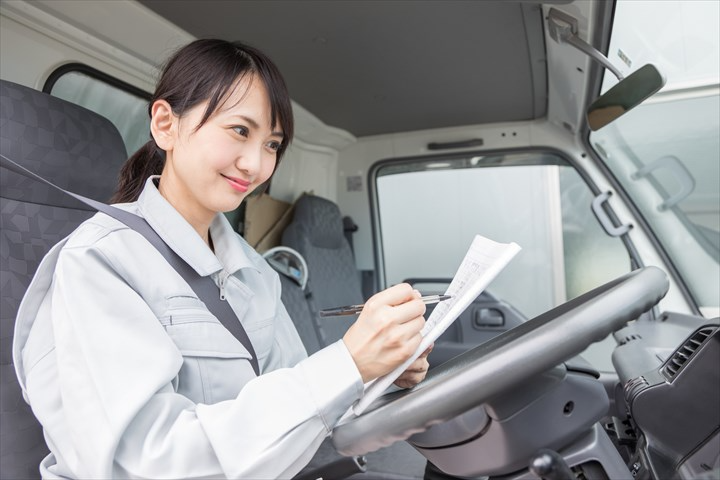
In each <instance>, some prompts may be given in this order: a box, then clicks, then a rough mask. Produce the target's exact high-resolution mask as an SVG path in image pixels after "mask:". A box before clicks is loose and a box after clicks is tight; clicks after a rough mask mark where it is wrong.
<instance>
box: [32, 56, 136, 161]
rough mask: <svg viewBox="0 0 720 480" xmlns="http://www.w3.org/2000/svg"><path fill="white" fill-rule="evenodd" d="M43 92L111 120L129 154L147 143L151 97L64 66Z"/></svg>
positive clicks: (89, 71) (104, 77)
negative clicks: (148, 108)
mask: <svg viewBox="0 0 720 480" xmlns="http://www.w3.org/2000/svg"><path fill="white" fill-rule="evenodd" d="M43 91H44V92H46V93H49V94H51V95H54V96H56V97H59V98H62V99H63V100H67V101H69V102H72V103H75V104H77V105H80V106H83V107H85V108H87V109H88V110H92V111H94V112H96V113H99V114H100V115H102V116H104V117H105V118H107V119H108V120H110V121H111V122H112V123H113V124H114V125H115V127H117V129H118V130H119V131H120V134H121V135H122V138H123V140H124V142H125V149H126V150H127V152H128V154H132V153H133V152H135V151H136V150H137V149H138V148H140V147H141V146H142V145H143V144H144V143H146V142H147V141H148V140H149V135H150V133H149V132H150V120H149V118H148V113H147V107H148V100H149V99H150V94H149V93H147V92H144V91H142V90H140V89H138V88H135V87H133V86H132V85H128V84H126V83H124V82H121V81H120V80H117V79H115V78H113V77H110V76H108V75H106V74H104V73H102V72H99V71H97V70H95V69H92V68H90V67H87V66H85V65H80V64H71V65H64V66H62V67H60V68H59V69H57V70H56V71H55V72H53V73H52V74H51V75H50V78H48V80H47V82H46V83H45V86H44V87H43Z"/></svg>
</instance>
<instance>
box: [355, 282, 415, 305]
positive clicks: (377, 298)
mask: <svg viewBox="0 0 720 480" xmlns="http://www.w3.org/2000/svg"><path fill="white" fill-rule="evenodd" d="M414 298H420V293H419V292H418V291H417V290H414V289H413V288H412V287H411V286H410V285H409V284H407V283H398V284H397V285H393V286H392V287H390V288H386V289H385V290H383V291H381V292H378V293H376V294H375V295H373V296H372V297H370V298H369V299H368V301H367V302H366V305H367V304H368V303H370V304H373V303H376V304H381V305H402V304H403V303H405V302H407V301H409V300H412V299H414Z"/></svg>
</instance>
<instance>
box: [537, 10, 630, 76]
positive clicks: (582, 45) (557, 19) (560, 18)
mask: <svg viewBox="0 0 720 480" xmlns="http://www.w3.org/2000/svg"><path fill="white" fill-rule="evenodd" d="M577 32H578V26H577V19H575V18H574V17H571V16H570V15H568V14H566V13H564V12H561V11H560V10H557V9H555V8H551V9H550V12H549V13H548V33H549V34H550V38H552V39H553V40H555V41H556V42H558V43H568V44H570V45H572V46H573V47H575V48H577V49H578V50H580V51H581V52H583V53H584V54H586V55H588V56H589V57H590V58H592V59H594V60H596V61H597V62H599V63H600V64H601V65H602V66H603V67H605V68H607V69H608V70H610V71H611V72H612V73H613V75H615V76H616V77H617V79H618V80H622V79H623V78H625V77H624V76H623V74H622V73H620V70H618V69H617V68H616V67H615V65H613V64H612V63H610V60H608V58H607V57H606V56H605V55H603V54H602V53H600V51H599V50H597V49H596V48H594V47H593V46H592V45H590V44H589V43H587V42H585V41H584V40H582V39H581V38H580V37H578V34H577Z"/></svg>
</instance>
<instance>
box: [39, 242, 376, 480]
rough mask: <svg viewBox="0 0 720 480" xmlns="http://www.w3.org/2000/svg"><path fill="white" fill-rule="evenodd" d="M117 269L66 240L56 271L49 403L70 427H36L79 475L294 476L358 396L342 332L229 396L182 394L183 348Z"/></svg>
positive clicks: (102, 257)
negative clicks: (178, 385) (195, 398)
mask: <svg viewBox="0 0 720 480" xmlns="http://www.w3.org/2000/svg"><path fill="white" fill-rule="evenodd" d="M121 271H122V269H119V268H118V266H117V265H115V264H113V262H112V261H111V260H110V259H109V258H108V256H107V255H105V254H104V253H103V251H102V250H101V249H99V248H91V247H83V248H67V247H66V248H65V249H64V251H63V252H62V254H61V255H60V260H59V261H58V265H57V268H56V272H55V279H54V282H53V287H52V296H51V299H52V305H51V315H52V325H53V328H54V334H55V341H56V352H55V355H56V358H57V364H58V381H57V384H58V385H59V388H60V397H61V398H62V405H61V406H58V407H57V408H60V409H62V413H63V415H64V417H65V419H66V425H67V428H68V429H69V432H59V431H58V432H56V431H54V430H53V425H46V426H45V428H46V432H47V433H48V435H49V436H50V437H51V438H53V439H54V440H55V441H54V442H53V443H54V445H55V446H56V448H57V449H58V450H59V452H58V453H60V455H61V456H62V458H64V459H65V461H66V462H67V463H68V464H69V465H71V467H72V469H73V470H74V473H75V474H77V475H78V476H80V477H85V478H105V477H132V478H192V477H208V476H215V477H217V476H226V477H229V478H284V477H292V476H293V475H294V474H295V473H296V472H298V471H299V470H300V469H301V468H302V467H303V466H304V465H305V464H306V463H307V462H308V461H309V460H310V458H311V457H312V455H313V454H314V452H315V450H316V449H317V446H318V445H319V444H320V442H321V441H322V439H323V438H324V437H325V436H326V435H327V433H328V432H329V430H330V429H331V428H332V426H333V425H334V424H335V423H336V422H337V420H338V419H339V418H340V416H341V415H342V414H343V413H344V411H345V410H346V409H347V408H348V407H349V406H350V404H351V403H352V402H353V401H354V400H356V399H357V398H359V396H360V395H361V393H362V382H361V380H360V377H359V374H358V373H357V369H356V368H355V365H354V363H353V362H352V359H351V357H350V355H349V353H348V352H347V349H346V348H345V346H344V344H342V341H340V342H338V343H336V344H333V345H330V346H329V347H327V348H325V349H324V350H322V351H320V352H317V354H315V355H313V356H312V357H310V358H306V359H304V360H302V361H300V362H299V363H297V364H296V365H295V366H293V367H292V368H279V369H277V370H274V371H272V372H270V373H268V374H266V375H262V376H261V377H258V378H255V379H253V380H251V381H249V382H248V383H247V384H245V385H244V387H243V388H242V390H240V393H239V395H238V396H237V397H236V398H233V399H229V400H225V401H221V402H218V403H215V404H212V405H205V404H195V403H193V402H191V401H190V400H189V399H188V398H186V397H184V396H182V395H179V394H177V393H176V392H175V389H174V388H173V382H176V381H177V375H178V372H179V370H180V368H181V366H182V362H183V358H182V356H181V354H180V352H179V351H178V349H177V348H176V346H175V344H174V343H173V342H172V340H171V339H170V338H169V336H168V335H167V334H166V332H165V331H164V328H163V326H162V325H161V324H160V322H159V321H158V319H157V317H156V315H155V314H154V313H153V312H152V310H151V309H150V307H149V306H148V304H147V303H146V302H145V301H144V300H143V298H142V297H141V296H140V295H139V294H138V293H137V292H136V291H135V290H134V289H133V288H131V286H130V285H128V283H127V282H126V281H125V279H124V278H123V276H122V273H121ZM153 281H156V282H162V279H153ZM283 312H284V309H283ZM285 315H287V314H285ZM287 321H289V319H287ZM295 335H297V334H295ZM35 393H36V394H38V392H35ZM28 394H29V396H30V401H31V402H32V396H33V392H32V391H28ZM61 438H62V439H64V440H65V441H62V442H60V441H58V440H59V439H61Z"/></svg>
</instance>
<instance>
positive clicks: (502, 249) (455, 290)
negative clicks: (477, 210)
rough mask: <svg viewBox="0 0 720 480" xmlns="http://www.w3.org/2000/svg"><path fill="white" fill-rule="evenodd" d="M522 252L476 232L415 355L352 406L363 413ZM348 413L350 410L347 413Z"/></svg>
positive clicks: (373, 384) (371, 386) (371, 385)
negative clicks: (445, 297) (447, 296)
mask: <svg viewBox="0 0 720 480" xmlns="http://www.w3.org/2000/svg"><path fill="white" fill-rule="evenodd" d="M519 251H520V246H518V245H517V244H516V243H514V242H512V243H498V242H494V241H492V240H489V239H487V238H485V237H482V236H480V235H476V236H475V239H474V240H473V242H472V245H470V249H469V250H468V252H467V253H466V254H465V258H464V259H463V261H462V264H461V265H460V268H458V271H457V272H456V273H455V277H454V278H453V280H452V282H451V283H450V286H449V287H448V289H447V291H446V292H445V294H446V295H452V298H451V299H449V300H445V301H444V302H440V303H438V304H437V305H436V306H435V309H434V310H433V312H432V313H431V314H430V318H428V320H427V322H426V323H425V327H424V328H423V329H422V331H421V334H422V335H423V339H422V342H421V343H420V346H419V347H418V348H417V350H416V351H415V353H414V354H413V356H412V357H410V358H409V359H408V360H407V361H406V362H405V363H403V364H402V365H400V366H399V367H397V368H396V369H395V370H393V371H392V372H390V373H388V374H387V375H384V376H382V377H380V378H377V379H375V380H373V381H371V382H368V383H366V384H365V395H363V397H362V398H361V399H360V400H358V401H357V402H356V404H355V405H354V406H353V407H352V411H353V413H354V414H355V415H360V414H361V413H362V412H364V411H365V409H366V408H367V407H368V406H369V405H370V404H371V403H372V402H373V401H374V400H375V399H376V398H378V397H379V396H380V395H382V394H383V392H385V390H387V388H388V387H390V386H391V385H392V384H393V382H394V381H395V380H396V379H397V378H398V377H399V376H400V374H402V373H403V372H404V371H405V370H406V369H407V368H408V367H409V366H410V364H411V363H412V362H414V361H415V360H416V359H417V358H418V357H419V356H420V355H421V354H422V353H423V352H424V351H425V350H426V349H427V348H428V347H429V346H430V344H431V343H433V342H434V341H435V340H437V338H438V337H439V336H440V335H441V334H442V333H443V332H444V331H445V330H447V328H448V327H449V326H450V324H451V323H452V322H454V321H455V319H457V318H458V317H459V316H460V314H461V313H462V312H463V311H464V310H465V309H466V308H467V307H468V306H469V305H470V304H471V303H472V302H473V300H475V299H476V298H477V296H478V295H480V293H482V291H483V290H485V288H487V286H488V285H489V284H490V282H491V281H492V280H493V279H494V278H495V277H496V276H497V274H498V273H500V272H501V271H502V269H503V268H505V266H506V265H507V264H508V263H509V262H510V260H512V258H513V257H514V256H515V255H516V254H517V253H518V252H519ZM348 413H349V412H348Z"/></svg>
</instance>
